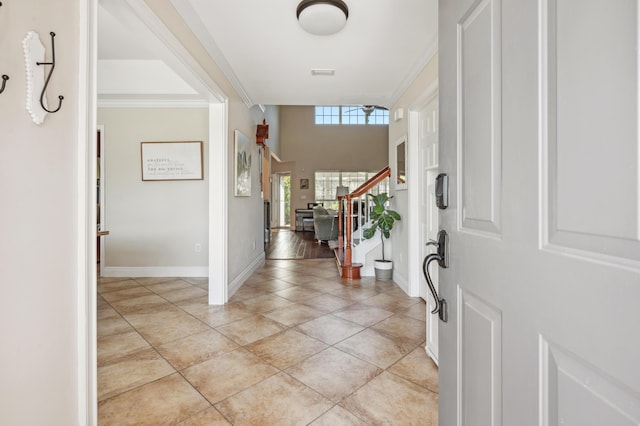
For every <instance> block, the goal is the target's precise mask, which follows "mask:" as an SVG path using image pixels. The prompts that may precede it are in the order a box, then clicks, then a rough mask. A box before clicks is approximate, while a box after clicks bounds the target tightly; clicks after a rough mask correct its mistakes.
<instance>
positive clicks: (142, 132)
mask: <svg viewBox="0 0 640 426" xmlns="http://www.w3.org/2000/svg"><path fill="white" fill-rule="evenodd" d="M98 124H102V125H104V132H105V134H104V143H105V147H104V156H105V159H104V162H105V168H104V171H103V176H102V177H103V182H104V184H105V199H104V205H103V208H104V209H105V225H104V226H103V229H106V230H108V231H110V235H108V236H107V237H104V239H105V253H104V255H103V258H102V259H101V262H104V264H103V268H105V269H104V275H105V276H112V275H118V274H121V273H122V272H124V273H125V275H129V276H130V275H137V274H136V272H135V271H136V270H137V269H138V270H139V271H140V272H141V273H142V274H143V275H144V274H145V272H146V271H148V270H149V268H151V267H154V268H180V269H181V270H183V271H185V272H182V273H178V275H193V274H190V273H188V271H189V270H190V269H191V270H193V272H194V274H196V275H197V272H198V271H200V275H206V268H207V266H208V244H209V242H208V229H209V225H208V215H207V213H208V198H209V197H208V192H207V191H208V185H209V174H208V170H209V167H208V155H209V143H208V131H209V123H208V109H207V108H146V109H141V108H100V109H98ZM166 141H202V142H203V161H204V168H203V171H204V180H193V181H192V180H188V181H142V178H141V164H140V142H166ZM196 243H197V244H200V245H201V251H200V252H196V251H195V244H196ZM194 267H196V268H194ZM198 267H199V268H198ZM162 270H163V269H160V272H161V271H162ZM164 270H166V269H164ZM129 271H131V272H129ZM202 271H205V273H202ZM146 273H147V274H148V272H146ZM171 275H173V274H171Z"/></svg>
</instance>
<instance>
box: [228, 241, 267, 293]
mask: <svg viewBox="0 0 640 426" xmlns="http://www.w3.org/2000/svg"><path fill="white" fill-rule="evenodd" d="M264 261H265V253H264V252H262V253H260V256H258V257H256V258H255V259H254V260H253V262H251V263H250V264H249V265H247V267H246V268H244V269H243V270H242V271H241V272H240V273H239V274H238V276H236V277H235V278H234V279H233V281H231V282H230V283H229V289H228V293H227V294H228V296H229V297H231V296H233V293H235V292H236V291H238V289H239V288H240V287H242V284H244V282H245V281H246V280H247V279H249V277H250V276H251V274H253V273H254V272H255V271H256V270H257V269H258V268H259V267H260V266H262V265H263V264H264Z"/></svg>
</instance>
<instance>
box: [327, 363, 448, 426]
mask: <svg viewBox="0 0 640 426" xmlns="http://www.w3.org/2000/svg"><path fill="white" fill-rule="evenodd" d="M340 406H342V407H343V408H345V409H347V410H348V411H350V412H352V413H354V414H356V415H357V416H358V417H359V418H361V419H363V420H365V421H366V422H367V423H369V424H372V425H416V426H418V425H420V426H437V424H438V396H437V394H435V393H433V392H430V391H428V390H426V389H424V388H421V387H420V386H417V385H415V384H413V383H411V382H409V381H407V380H404V379H402V378H400V377H397V376H395V375H393V374H390V373H387V372H385V373H382V374H380V375H379V376H377V377H376V378H375V379H373V380H372V381H371V382H369V383H367V384H366V385H364V386H363V387H362V388H360V389H359V390H358V391H356V392H355V393H354V394H353V395H352V396H350V397H348V398H346V399H345V400H344V401H343V402H342V403H340Z"/></svg>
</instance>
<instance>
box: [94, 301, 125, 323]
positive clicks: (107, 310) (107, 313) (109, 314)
mask: <svg viewBox="0 0 640 426" xmlns="http://www.w3.org/2000/svg"><path fill="white" fill-rule="evenodd" d="M105 303H106V302H105ZM119 316H120V314H119V313H118V312H117V311H116V310H115V309H113V308H112V307H111V306H109V305H106V304H105V305H102V306H101V307H99V308H98V310H97V312H96V318H97V319H98V320H101V319H105V318H113V317H119Z"/></svg>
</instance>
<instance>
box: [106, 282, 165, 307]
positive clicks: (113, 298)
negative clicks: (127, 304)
mask: <svg viewBox="0 0 640 426" xmlns="http://www.w3.org/2000/svg"><path fill="white" fill-rule="evenodd" d="M101 294H102V297H104V300H106V301H107V302H109V303H111V304H112V305H113V303H114V302H117V301H119V300H126V299H133V298H136V297H140V296H146V295H148V294H153V293H151V291H150V290H149V289H147V288H146V287H143V286H141V285H139V286H135V287H131V288H125V289H123V290H117V291H110V292H107V293H101Z"/></svg>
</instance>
